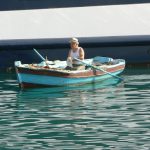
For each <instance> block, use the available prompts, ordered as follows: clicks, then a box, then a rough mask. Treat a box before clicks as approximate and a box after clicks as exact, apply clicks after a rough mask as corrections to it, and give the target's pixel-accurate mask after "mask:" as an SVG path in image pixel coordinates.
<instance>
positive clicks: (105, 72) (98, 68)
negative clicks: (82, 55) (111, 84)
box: [74, 58, 123, 80]
mask: <svg viewBox="0 0 150 150" xmlns="http://www.w3.org/2000/svg"><path fill="white" fill-rule="evenodd" d="M74 59H75V60H77V61H79V62H81V63H82V64H85V65H87V66H89V67H91V68H94V69H96V70H100V71H103V72H105V73H107V74H109V75H110V76H112V77H115V78H118V79H120V80H123V78H121V77H119V76H116V75H114V74H112V73H110V72H107V71H105V70H104V69H102V68H98V67H96V66H93V65H90V64H88V63H86V62H84V61H82V60H80V59H78V58H74Z"/></svg>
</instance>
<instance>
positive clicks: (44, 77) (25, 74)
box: [15, 56, 125, 88]
mask: <svg viewBox="0 0 150 150" xmlns="http://www.w3.org/2000/svg"><path fill="white" fill-rule="evenodd" d="M80 61H81V60H80ZM81 63H83V64H84V65H85V70H66V66H67V63H66V61H43V62H41V63H40V64H22V63H21V62H20V61H15V68H16V74H17V79H18V82H19V85H20V87H21V88H28V87H39V86H68V85H74V84H84V83H94V82H97V81H100V80H104V79H106V78H110V77H117V78H119V79H121V78H120V77H119V76H117V75H118V74H120V73H121V72H122V71H123V70H124V68H125V60H123V59H112V58H108V57H101V56H97V57H94V58H91V59H85V60H84V61H81Z"/></svg>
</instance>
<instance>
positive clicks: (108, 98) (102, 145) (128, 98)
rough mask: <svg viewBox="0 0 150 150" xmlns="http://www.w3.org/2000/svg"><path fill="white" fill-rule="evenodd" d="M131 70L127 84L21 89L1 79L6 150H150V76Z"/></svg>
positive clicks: (7, 77)
mask: <svg viewBox="0 0 150 150" xmlns="http://www.w3.org/2000/svg"><path fill="white" fill-rule="evenodd" d="M142 73H143V70H138V69H137V70H134V72H133V71H131V70H126V72H125V73H124V75H123V78H124V81H123V82H118V81H117V80H116V79H112V78H111V79H109V80H106V81H103V82H101V83H96V84H93V85H91V84H89V85H83V86H80V87H78V86H74V87H60V88H41V89H40V88H38V89H28V90H20V89H19V87H18V84H17V81H16V77H15V74H1V75H0V113H1V116H0V149H11V150H13V149H14V150H20V149H21V150H27V149H28V150H35V149H45V150H46V149H47V150H49V149H83V150H84V149H85V150H87V149H95V150H97V149H105V150H109V149H112V150H113V149H114V150H120V149H121V150H126V149H132V150H137V149H142V150H149V148H150V144H149V141H150V131H149V128H150V117H149V116H150V102H149V98H150V94H149V93H150V90H149V89H150V88H149V87H150V76H149V74H148V73H147V74H146V73H144V74H142Z"/></svg>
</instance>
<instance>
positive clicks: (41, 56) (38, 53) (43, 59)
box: [33, 48, 45, 61]
mask: <svg viewBox="0 0 150 150" xmlns="http://www.w3.org/2000/svg"><path fill="white" fill-rule="evenodd" d="M33 50H34V51H35V52H36V53H37V55H38V56H39V57H40V58H41V59H42V60H43V61H45V58H44V57H43V56H42V55H41V54H40V53H39V52H38V51H37V50H36V49H35V48H33Z"/></svg>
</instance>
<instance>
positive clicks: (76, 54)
mask: <svg viewBox="0 0 150 150" xmlns="http://www.w3.org/2000/svg"><path fill="white" fill-rule="evenodd" d="M70 47H71V49H70V51H69V54H68V58H67V67H66V69H69V70H84V69H85V66H84V65H83V64H82V63H81V62H79V61H77V60H75V59H74V58H77V59H80V60H84V49H83V48H82V47H79V41H78V39H77V38H72V39H71V40H70Z"/></svg>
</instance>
